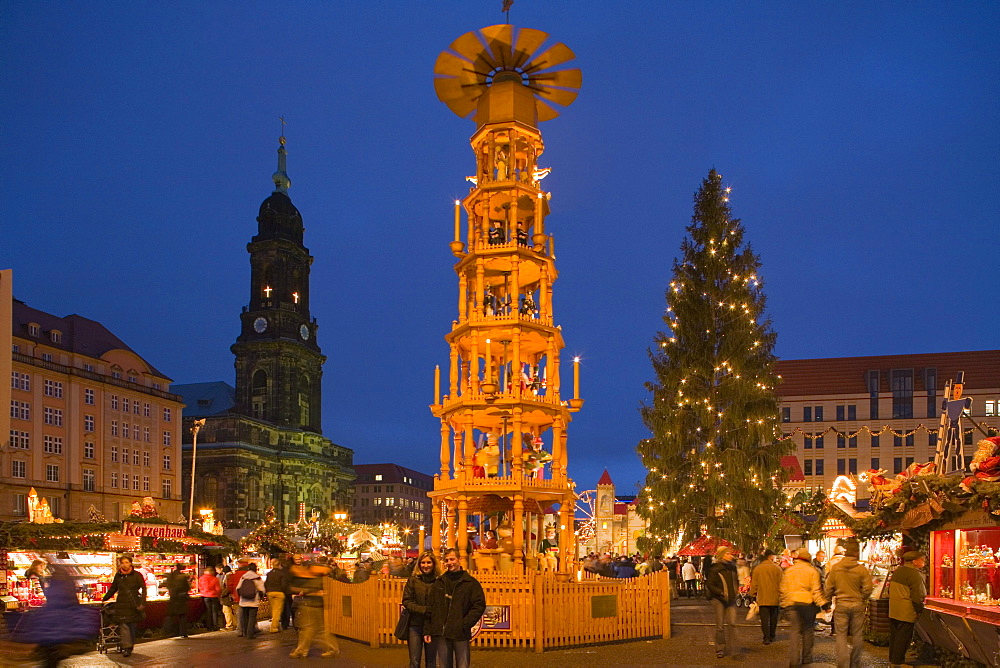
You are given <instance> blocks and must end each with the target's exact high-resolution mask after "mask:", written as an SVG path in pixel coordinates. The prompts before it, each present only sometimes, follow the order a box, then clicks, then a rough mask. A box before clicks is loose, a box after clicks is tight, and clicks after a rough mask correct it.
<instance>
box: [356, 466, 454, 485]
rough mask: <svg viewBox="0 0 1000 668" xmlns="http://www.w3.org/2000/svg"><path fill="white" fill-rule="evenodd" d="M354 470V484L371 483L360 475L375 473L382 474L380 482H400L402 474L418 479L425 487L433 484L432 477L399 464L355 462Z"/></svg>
mask: <svg viewBox="0 0 1000 668" xmlns="http://www.w3.org/2000/svg"><path fill="white" fill-rule="evenodd" d="M354 472H355V473H356V474H357V476H358V477H357V478H356V479H355V481H354V484H356V485H359V484H371V483H372V482H373V481H372V480H371V479H368V478H365V477H362V475H363V474H364V475H375V474H379V473H380V474H382V480H380V481H379V482H381V483H387V482H389V483H393V482H395V483H402V482H403V476H404V475H405V476H407V477H409V478H413V479H414V480H419V481H421V482H423V483H424V485H426V487H427V489H431V488H432V487H433V484H434V477H433V476H430V475H427V474H426V473H421V472H420V471H414V470H413V469H409V468H406V467H405V466H400V465H399V464H355V465H354Z"/></svg>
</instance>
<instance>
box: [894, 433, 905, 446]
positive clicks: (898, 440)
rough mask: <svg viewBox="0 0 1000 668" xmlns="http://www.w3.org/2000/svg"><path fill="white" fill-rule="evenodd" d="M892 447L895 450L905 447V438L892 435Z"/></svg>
mask: <svg viewBox="0 0 1000 668" xmlns="http://www.w3.org/2000/svg"><path fill="white" fill-rule="evenodd" d="M892 447H894V448H901V447H903V437H902V436H896V435H895V434H893V435H892Z"/></svg>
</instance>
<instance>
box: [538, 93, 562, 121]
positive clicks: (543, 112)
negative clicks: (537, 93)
mask: <svg viewBox="0 0 1000 668" xmlns="http://www.w3.org/2000/svg"><path fill="white" fill-rule="evenodd" d="M535 109H536V110H537V111H538V121H539V122H541V121H551V120H552V119H553V118H556V117H558V116H559V112H558V111H556V109H555V108H553V107H552V106H550V105H548V104H546V103H545V102H544V101H542V100H539V99H538V98H535Z"/></svg>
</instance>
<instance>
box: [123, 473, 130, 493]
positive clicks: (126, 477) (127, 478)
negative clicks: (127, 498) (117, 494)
mask: <svg viewBox="0 0 1000 668" xmlns="http://www.w3.org/2000/svg"><path fill="white" fill-rule="evenodd" d="M131 481H132V476H130V475H129V474H128V473H122V489H128V484H129V482H131Z"/></svg>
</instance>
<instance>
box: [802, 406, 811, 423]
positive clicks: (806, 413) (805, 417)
mask: <svg viewBox="0 0 1000 668" xmlns="http://www.w3.org/2000/svg"><path fill="white" fill-rule="evenodd" d="M802 421H803V422H812V421H813V409H812V406H803V407H802Z"/></svg>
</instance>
